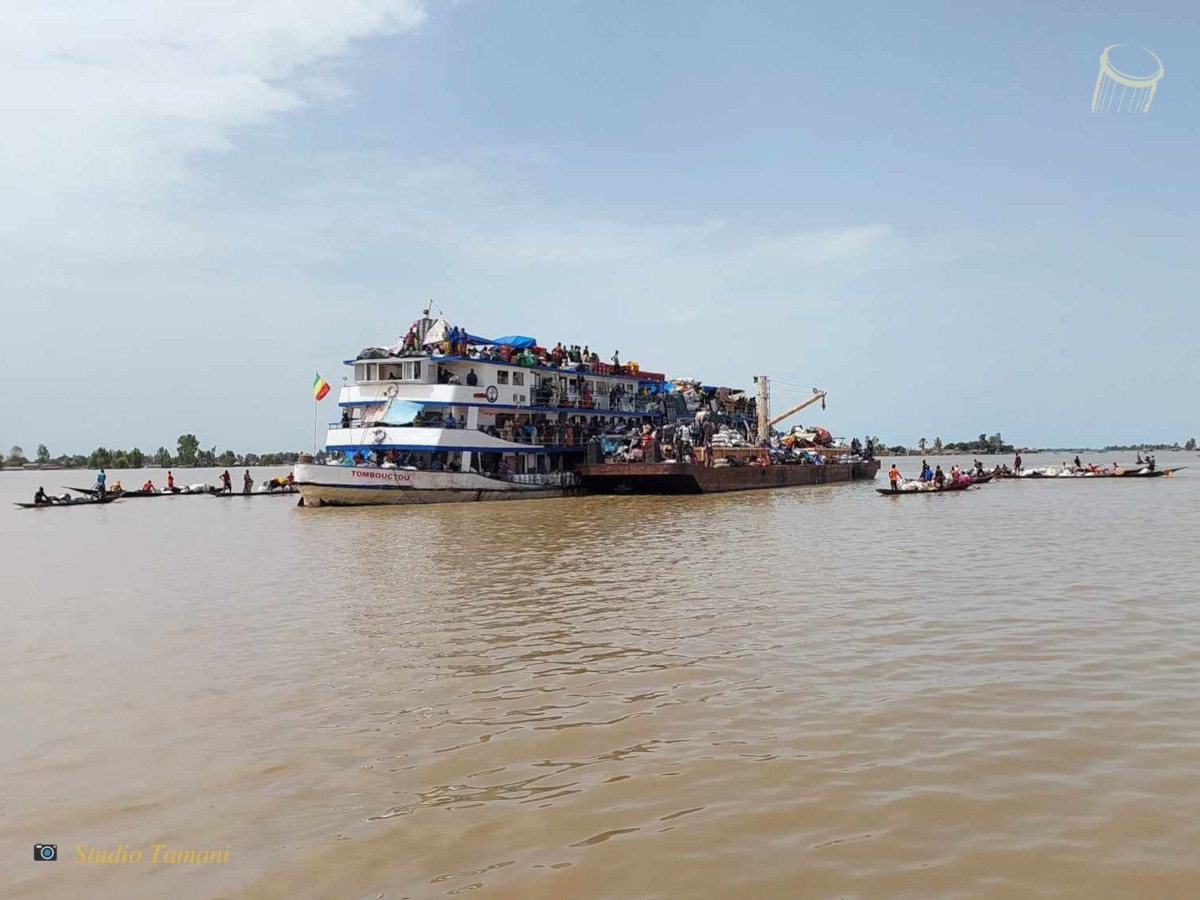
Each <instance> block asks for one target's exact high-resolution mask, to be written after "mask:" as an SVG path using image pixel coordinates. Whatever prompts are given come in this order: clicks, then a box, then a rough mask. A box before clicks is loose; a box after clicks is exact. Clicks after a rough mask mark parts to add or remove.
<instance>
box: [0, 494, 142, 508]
mask: <svg viewBox="0 0 1200 900" xmlns="http://www.w3.org/2000/svg"><path fill="white" fill-rule="evenodd" d="M120 499H121V495H120V494H109V495H107V496H104V497H90V498H88V499H86V500H84V499H80V498H75V497H72V498H71V499H69V500H51V501H50V502H49V503H14V504H13V505H14V506H19V507H21V509H71V508H74V507H76V506H103V505H104V504H106V503H112V502H114V501H116V500H120Z"/></svg>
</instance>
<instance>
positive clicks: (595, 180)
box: [0, 0, 1200, 452]
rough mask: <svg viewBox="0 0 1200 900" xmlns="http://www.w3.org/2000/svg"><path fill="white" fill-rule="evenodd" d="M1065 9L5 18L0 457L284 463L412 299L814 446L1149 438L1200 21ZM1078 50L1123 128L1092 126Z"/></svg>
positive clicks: (1190, 12)
mask: <svg viewBox="0 0 1200 900" xmlns="http://www.w3.org/2000/svg"><path fill="white" fill-rule="evenodd" d="M1089 5H1090V6H1092V7H1093V8H1092V10H1091V11H1089V12H1080V11H1079V10H1080V7H1081V4H1077V3H1057V2H1038V3H1024V4H1005V5H1002V6H992V7H989V8H988V11H986V12H982V11H979V10H981V9H983V5H982V4H964V3H961V2H955V3H949V2H947V3H908V4H897V3H894V2H888V3H883V2H863V3H857V4H801V3H795V2H748V3H737V4H735V3H729V2H704V0H687V2H667V0H660V2H645V0H637V2H632V0H631V2H599V0H595V2H569V0H540V2H516V0H512V2H506V0H466V2H458V3H452V2H436V0H429V2H424V3H423V2H420V0H357V2H343V3H329V2H325V0H286V2H285V0H259V2H248V0H223V2H206V3H187V2H181V3H179V4H162V3H156V2H150V0H125V2H122V3H120V4H115V5H114V4H111V3H99V2H94V3H92V2H89V3H74V4H58V5H56V8H51V5H50V4H21V5H19V6H17V7H16V8H15V9H12V10H10V11H9V12H8V13H7V14H6V16H5V20H6V27H5V29H3V30H2V31H0V108H2V109H3V110H4V113H3V117H2V118H0V122H2V123H3V124H2V126H0V127H2V134H0V195H2V196H3V198H4V208H3V216H2V217H0V291H2V296H3V317H2V319H0V323H2V324H0V335H2V337H0V375H2V377H3V385H4V390H3V394H2V395H0V396H2V399H0V445H2V446H3V447H4V448H7V447H8V446H9V445H11V444H13V443H20V444H22V445H23V446H24V447H25V449H26V450H27V451H28V452H32V449H33V447H34V446H35V445H36V444H37V443H38V442H39V441H44V442H46V443H47V444H48V445H49V446H50V448H51V450H52V451H55V452H59V451H67V450H71V451H84V450H88V449H90V448H91V447H93V446H95V445H96V444H105V445H109V446H112V445H126V446H127V445H132V444H135V443H136V444H139V445H141V446H143V447H144V448H146V449H151V450H152V449H153V448H155V447H157V446H158V445H159V444H160V443H166V444H168V446H173V443H174V438H175V436H176V435H178V434H179V433H180V432H182V431H195V432H196V433H197V434H198V435H199V436H200V438H201V440H202V442H203V443H204V444H205V445H210V444H217V445H219V446H220V447H225V446H232V447H233V448H235V449H242V450H245V449H256V450H266V449H281V448H289V447H290V448H297V449H299V448H304V447H307V446H308V445H309V444H310V443H311V435H312V401H311V394H310V392H309V387H310V384H311V381H312V373H313V370H314V369H318V370H320V372H321V373H322V374H323V375H325V377H326V378H328V379H329V381H330V382H332V383H333V384H334V385H335V386H336V385H337V384H339V383H340V381H341V378H342V376H343V375H344V374H345V373H346V370H345V369H344V367H342V366H341V364H340V362H341V360H342V359H344V358H346V357H349V356H353V355H355V353H356V352H357V351H358V350H359V349H360V348H362V347H364V346H366V345H369V344H378V343H389V342H391V341H394V340H395V339H396V338H397V336H398V335H399V334H400V333H401V332H402V331H403V330H404V329H405V328H406V327H407V326H408V324H409V323H410V322H411V321H412V320H413V318H414V317H415V316H416V314H417V313H418V311H419V310H420V308H421V306H422V305H423V303H424V302H425V301H426V300H427V299H428V298H433V299H434V300H435V301H436V302H437V303H438V304H439V305H440V306H441V307H443V308H444V309H445V310H446V311H447V313H449V314H450V318H451V319H452V320H456V321H457V322H458V323H460V324H462V325H464V326H466V327H468V328H469V329H470V330H472V331H473V332H476V333H482V334H493V333H496V334H499V333H511V332H518V333H524V334H533V335H535V336H536V337H538V338H539V339H540V340H541V341H542V342H543V343H549V344H553V342H554V341H557V340H560V339H561V340H564V341H567V342H578V343H589V344H591V345H592V346H593V347H596V348H598V349H599V350H600V352H601V353H602V355H604V356H607V355H608V354H610V353H611V352H612V350H613V349H614V348H619V349H620V351H621V355H622V357H623V358H625V359H636V360H638V361H639V362H641V363H642V365H643V366H644V367H647V368H651V369H656V370H666V371H668V372H669V373H671V374H675V375H694V376H698V377H703V378H705V379H706V380H708V381H710V382H721V383H729V384H734V385H747V386H748V385H749V383H750V378H751V376H752V375H754V374H755V373H757V372H766V373H770V374H771V375H773V376H774V377H775V378H776V379H779V380H783V381H787V382H793V383H798V384H804V385H820V386H823V387H826V388H827V389H828V390H829V391H830V402H829V410H828V412H827V413H826V414H825V415H824V417H823V419H822V421H823V423H824V424H826V425H827V426H828V427H830V428H831V430H833V431H834V433H836V434H852V433H857V434H862V433H864V432H872V433H878V434H880V435H881V436H883V437H884V438H886V439H888V440H891V441H904V442H914V441H915V440H916V439H917V438H918V437H921V436H926V437H928V438H930V439H932V438H933V437H934V436H938V435H940V436H941V437H943V438H944V439H946V440H951V439H961V438H964V437H970V436H973V435H976V434H978V433H979V432H981V431H987V432H989V433H990V432H993V431H996V430H1001V431H1003V433H1004V434H1005V435H1006V436H1008V437H1010V438H1012V439H1015V440H1017V441H1018V442H1021V443H1048V444H1063V443H1066V444H1071V443H1080V442H1088V443H1102V442H1108V441H1113V440H1127V439H1129V440H1132V439H1135V438H1136V439H1146V440H1172V441H1173V440H1180V441H1182V440H1184V439H1185V438H1187V437H1188V436H1190V435H1195V434H1197V433H1200V415H1198V414H1197V409H1198V404H1197V401H1196V398H1197V397H1198V396H1200V364H1198V363H1197V357H1196V347H1197V337H1196V335H1197V330H1198V326H1200V312H1198V311H1197V303H1196V292H1197V285H1198V284H1200V246H1198V239H1200V179H1198V169H1200V164H1198V159H1200V152H1198V150H1200V147H1198V141H1197V135H1198V133H1200V115H1198V114H1200V71H1198V69H1200V63H1198V61H1200V52H1198V51H1200V27H1198V26H1200V6H1198V5H1197V4H1196V3H1194V2H1178V3H1174V4H1165V3H1163V4H1156V5H1154V6H1153V8H1149V7H1145V8H1142V7H1139V6H1138V5H1135V4H1131V3H1128V2H1123V3H1113V2H1108V3H1093V4H1089ZM67 6H70V7H71V11H69V12H68V11H66V7H67ZM43 7H45V8H43ZM1116 42H1125V43H1128V44H1132V45H1135V46H1138V47H1142V46H1144V47H1148V48H1150V49H1151V50H1153V51H1154V52H1155V53H1157V54H1158V55H1159V57H1161V59H1162V60H1163V63H1164V66H1165V70H1166V76H1165V77H1164V78H1163V80H1162V81H1161V83H1160V84H1159V89H1158V94H1157V96H1156V97H1155V99H1154V102H1153V106H1152V108H1151V110H1150V112H1149V113H1148V114H1146V115H1137V116H1129V115H1127V116H1117V115H1107V116H1105V115H1093V114H1092V113H1091V112H1090V111H1089V106H1090V102H1091V96H1092V89H1093V86H1094V84H1095V81H1096V75H1097V71H1098V58H1099V54H1100V52H1101V50H1102V49H1103V48H1104V47H1105V46H1106V45H1108V44H1112V43H1116ZM786 400H787V396H786V395H783V394H780V395H778V396H777V398H776V403H777V404H779V403H783V402H785V401H786ZM333 403H334V401H333V399H329V400H326V401H325V403H324V404H323V408H322V411H321V419H322V421H328V420H332V419H334V418H336V410H335V408H334V405H333ZM810 418H811V417H805V420H806V421H808V420H809V419H810ZM1198 436H1200V435H1198Z"/></svg>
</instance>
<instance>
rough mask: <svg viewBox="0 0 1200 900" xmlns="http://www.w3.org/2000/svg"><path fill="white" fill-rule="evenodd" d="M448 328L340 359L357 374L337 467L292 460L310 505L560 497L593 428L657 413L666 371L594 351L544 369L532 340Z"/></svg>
mask: <svg viewBox="0 0 1200 900" xmlns="http://www.w3.org/2000/svg"><path fill="white" fill-rule="evenodd" d="M442 334H446V335H447V336H448V337H447V339H446V340H431V338H438V337H440V336H441V335H442ZM451 334H452V332H451V331H450V329H449V327H448V326H446V325H445V323H444V322H443V321H441V320H433V319H429V318H428V317H426V318H423V319H421V320H419V321H418V322H417V323H415V324H414V326H413V330H412V331H411V332H410V335H412V336H413V337H412V338H410V339H409V340H408V341H407V342H405V343H406V344H407V346H403V345H400V346H397V347H395V348H393V349H392V350H390V351H385V350H383V349H382V348H380V349H379V350H373V351H371V352H369V353H365V354H364V355H363V356H364V357H365V358H358V359H352V360H346V361H345V364H346V365H348V366H351V367H352V370H353V379H352V380H350V379H347V382H346V383H345V384H344V385H343V386H342V388H341V390H340V392H339V395H338V406H339V408H340V410H341V419H340V420H339V421H338V422H335V423H331V424H330V426H329V429H328V433H327V436H326V442H325V451H326V456H327V457H332V458H333V459H338V460H339V461H340V463H341V464H337V465H330V464H325V465H317V464H315V463H309V462H301V463H298V464H297V465H296V468H295V481H296V485H297V487H298V488H299V490H300V492H301V493H302V494H303V496H304V504H305V505H306V506H326V505H368V504H370V505H374V504H387V503H393V504H403V503H446V502H465V501H472V502H473V501H482V500H523V499H535V498H545V497H560V496H564V495H566V494H569V493H573V492H576V491H578V490H579V489H580V487H581V485H582V480H581V477H580V475H579V474H578V471H577V470H578V468H579V467H580V465H581V464H582V463H583V462H584V454H585V451H586V436H587V435H590V434H594V433H596V432H598V431H602V430H618V429H619V430H620V431H622V432H624V431H627V430H629V428H630V427H631V426H640V425H641V424H642V423H645V424H647V425H650V426H651V427H656V426H657V425H658V424H659V423H660V421H661V419H662V415H663V413H662V405H661V402H660V400H659V398H658V396H657V394H656V391H655V389H654V385H655V384H660V383H661V382H662V381H663V379H664V376H663V375H661V374H656V373H645V372H638V371H634V370H632V369H631V368H629V367H624V366H615V365H609V364H607V363H599V362H598V361H596V360H595V359H594V358H593V359H591V360H590V361H588V362H584V361H582V359H581V360H579V361H578V362H571V361H569V360H566V359H564V360H563V362H562V363H561V364H560V365H555V366H549V365H541V364H537V363H536V362H531V360H532V359H533V357H532V354H526V353H524V351H525V350H526V349H528V348H531V347H532V345H533V343H534V342H533V340H532V339H531V338H525V337H520V336H511V337H509V338H504V339H501V340H503V341H506V343H503V344H498V343H497V342H495V341H489V340H485V339H483V338H477V337H474V336H471V335H467V334H465V333H461V339H459V340H456V341H453V342H452V341H450V340H449V335H451ZM508 342H511V343H508ZM497 347H501V348H503V349H502V350H500V351H499V352H497V351H496V350H495V349H494V348H497ZM505 356H507V357H508V358H505Z"/></svg>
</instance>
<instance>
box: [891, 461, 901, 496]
mask: <svg viewBox="0 0 1200 900" xmlns="http://www.w3.org/2000/svg"><path fill="white" fill-rule="evenodd" d="M888 478H889V479H890V480H891V482H892V490H893V491H898V490H900V470H899V469H897V468H896V464H895V463H892V467H891V468H890V469H888Z"/></svg>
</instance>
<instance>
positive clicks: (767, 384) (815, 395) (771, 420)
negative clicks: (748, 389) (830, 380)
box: [754, 375, 827, 440]
mask: <svg viewBox="0 0 1200 900" xmlns="http://www.w3.org/2000/svg"><path fill="white" fill-rule="evenodd" d="M754 383H755V384H756V385H757V386H758V434H759V439H760V440H761V439H764V438H765V437H766V436H767V435H769V434H770V433H771V429H772V428H774V427H775V426H776V425H778V424H779V423H780V422H782V421H783V420H784V419H786V418H788V417H789V416H794V415H795V414H796V413H798V412H800V410H802V409H807V408H808V407H810V406H812V405H813V404H814V403H816V402H817V401H818V400H820V401H821V409H824V408H825V397H826V396H827V392H825V391H823V390H821V389H819V388H813V392H812V396H811V397H807V398H805V399H804V400H803V401H801V402H800V403H797V404H796V405H795V406H793V407H791V408H790V409H787V410H785V411H784V412H782V413H780V414H779V415H777V416H774V417H772V416H771V379H770V377H769V376H767V375H756V376H754Z"/></svg>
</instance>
